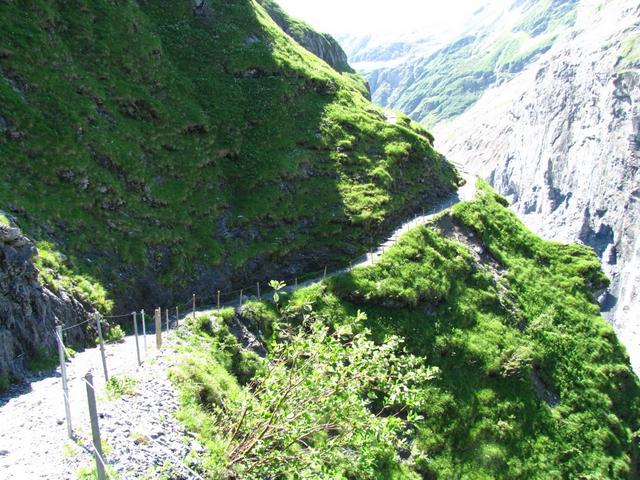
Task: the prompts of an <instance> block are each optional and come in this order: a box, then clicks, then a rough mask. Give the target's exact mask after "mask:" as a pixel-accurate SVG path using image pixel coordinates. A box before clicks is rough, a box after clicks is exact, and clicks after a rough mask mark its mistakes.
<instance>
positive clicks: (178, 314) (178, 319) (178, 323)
mask: <svg viewBox="0 0 640 480" xmlns="http://www.w3.org/2000/svg"><path fill="white" fill-rule="evenodd" d="M179 326H180V313H179V310H178V306H177V305H176V328H178V327H179Z"/></svg>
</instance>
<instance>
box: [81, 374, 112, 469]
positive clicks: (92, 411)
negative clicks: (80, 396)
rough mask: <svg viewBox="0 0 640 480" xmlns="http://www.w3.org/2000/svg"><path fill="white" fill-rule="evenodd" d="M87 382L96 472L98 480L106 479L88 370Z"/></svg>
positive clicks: (94, 394) (91, 383) (90, 376)
mask: <svg viewBox="0 0 640 480" xmlns="http://www.w3.org/2000/svg"><path fill="white" fill-rule="evenodd" d="M84 380H85V382H87V385H86V387H87V400H88V402H89V418H90V419H91V437H92V439H93V451H94V453H95V457H96V472H97V473H98V480H106V479H107V477H106V472H105V468H104V467H105V466H104V464H105V461H104V455H103V454H102V442H101V441H100V426H99V425H98V408H97V406H96V393H95V392H94V391H93V375H92V374H91V371H88V372H87V374H86V375H85V376H84Z"/></svg>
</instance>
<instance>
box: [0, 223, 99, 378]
mask: <svg viewBox="0 0 640 480" xmlns="http://www.w3.org/2000/svg"><path fill="white" fill-rule="evenodd" d="M36 253H37V250H36V247H35V246H34V244H33V243H32V242H31V241H30V240H29V239H28V238H26V237H25V236H24V235H22V233H21V232H20V230H19V229H18V228H15V227H9V226H4V225H0V379H2V378H4V379H5V380H6V379H9V378H13V379H22V378H24V377H25V375H26V373H27V371H26V366H27V364H28V361H29V359H30V358H31V357H33V355H35V354H36V353H39V354H42V355H51V354H54V353H55V352H56V349H57V347H56V340H55V336H54V330H55V326H56V325H64V326H65V327H71V326H73V325H76V324H78V323H81V322H84V321H85V320H87V319H88V318H89V316H90V315H91V314H93V313H94V311H93V309H92V308H91V307H88V306H86V305H83V304H82V303H80V302H79V301H78V300H77V299H75V298H74V297H73V296H71V295H68V294H67V293H65V292H63V291H61V292H58V293H54V292H53V291H51V290H50V289H48V288H47V287H46V286H44V285H42V284H41V283H40V281H39V279H38V271H37V269H36V267H35V266H34V264H33V258H34V256H35V255H36ZM88 339H89V337H88V334H87V330H86V328H83V327H78V328H71V329H70V330H67V331H66V334H65V342H66V343H67V344H69V345H74V346H75V347H76V348H77V347H79V346H84V345H85V344H86V343H87V341H88Z"/></svg>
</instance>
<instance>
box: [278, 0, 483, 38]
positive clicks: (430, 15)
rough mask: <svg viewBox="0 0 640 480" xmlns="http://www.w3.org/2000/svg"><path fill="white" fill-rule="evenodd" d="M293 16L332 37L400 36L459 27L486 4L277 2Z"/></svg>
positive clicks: (473, 0)
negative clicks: (360, 35) (353, 34)
mask: <svg viewBox="0 0 640 480" xmlns="http://www.w3.org/2000/svg"><path fill="white" fill-rule="evenodd" d="M277 2H278V3H279V4H280V5H281V6H282V7H283V8H284V9H285V10H286V11H287V12H288V13H289V14H291V15H292V16H294V17H297V18H300V19H302V20H305V21H306V22H307V23H310V24H311V25H312V26H313V27H314V28H315V29H317V30H320V31H323V32H327V33H332V34H338V35H339V34H345V33H357V34H362V33H371V34H373V33H378V34H398V33H404V32H412V31H417V30H428V29H438V30H440V29H442V28H447V27H449V26H451V27H454V26H457V25H458V24H459V23H460V22H461V21H464V20H465V19H466V17H467V16H468V15H469V14H470V13H472V12H474V11H475V10H477V9H478V8H480V7H481V6H482V4H484V3H485V0H393V1H390V0H277Z"/></svg>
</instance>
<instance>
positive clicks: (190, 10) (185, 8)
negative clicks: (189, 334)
mask: <svg viewBox="0 0 640 480" xmlns="http://www.w3.org/2000/svg"><path fill="white" fill-rule="evenodd" d="M0 36H1V38H2V42H1V45H2V47H1V48H0V133H1V134H2V135H1V136H0V162H1V165H2V169H1V173H0V208H3V209H5V210H7V211H8V212H10V213H11V214H12V215H13V216H14V217H16V219H17V222H18V224H19V225H20V227H22V229H23V230H24V231H25V233H27V234H29V235H30V236H32V237H33V238H35V239H36V240H37V241H40V242H49V244H50V245H52V246H53V247H54V249H58V250H60V251H61V252H63V253H64V254H65V255H66V256H67V260H66V262H67V266H66V267H65V268H69V269H70V270H72V271H74V272H75V273H76V274H81V275H83V276H86V277H93V279H95V280H98V281H99V282H100V283H102V284H103V285H104V286H105V287H106V288H107V290H108V291H109V292H110V293H111V294H112V296H114V297H115V299H116V300H117V301H118V302H119V303H120V304H125V303H126V304H127V305H129V306H142V305H145V304H146V305H150V304H152V303H153V304H155V303H161V302H162V303H164V302H168V301H173V298H172V297H176V296H182V295H184V294H187V293H190V292H191V291H192V289H195V290H196V291H197V292H198V293H199V294H204V292H206V293H207V294H209V293H210V292H212V291H213V289H214V288H221V289H225V288H228V287H229V286H231V285H232V283H233V282H235V281H243V280H244V279H245V278H246V279H251V280H252V281H255V280H258V279H261V278H269V277H271V276H276V275H283V274H284V272H293V273H297V272H298V271H304V270H305V269H308V268H310V267H316V268H318V267H319V266H321V265H324V264H326V263H328V264H331V263H333V262H336V261H338V260H339V259H340V258H342V257H343V256H346V255H349V256H352V255H353V254H354V253H355V252H359V251H364V250H365V249H366V248H367V247H368V245H369V243H370V242H371V241H372V239H375V238H376V237H377V236H380V235H381V234H382V233H383V232H384V231H385V230H386V229H388V228H389V227H390V226H391V224H392V223H394V222H396V221H397V220H398V218H400V217H402V216H403V215H406V214H407V213H408V212H409V211H410V210H412V209H415V208H417V207H418V205H420V206H421V205H423V204H424V203H425V202H426V203H429V202H431V201H433V200H434V199H436V198H438V197H441V196H443V195H445V194H447V192H449V191H451V190H452V188H454V185H455V183H456V174H455V173H454V171H453V169H452V168H451V167H450V166H449V165H448V164H446V163H444V161H443V160H442V159H441V158H440V156H439V155H438V154H437V153H436V152H435V151H434V150H433V148H432V146H431V142H430V140H429V137H428V135H427V133H426V132H425V131H424V130H421V129H420V128H407V127H406V126H391V125H388V124H386V123H385V117H384V115H383V113H382V112H381V111H380V110H379V109H377V108H376V107H374V106H373V105H372V104H371V103H369V102H368V101H367V100H366V99H365V98H364V96H363V94H366V91H365V90H364V89H363V85H362V82H360V81H358V80H357V78H356V77H355V76H353V75H341V74H339V73H338V72H336V71H335V70H333V69H331V68H330V67H329V66H328V65H327V64H326V63H324V62H322V61H320V60H319V59H318V58H317V57H315V56H314V55H312V54H311V53H309V52H308V51H307V50H305V49H303V48H302V47H300V46H299V45H298V44H296V43H295V42H294V41H293V40H292V39H291V38H290V37H289V36H287V35H285V34H284V33H283V32H282V30H281V29H280V28H279V27H278V26H277V25H276V24H275V23H274V22H273V21H272V19H271V18H270V17H269V16H268V14H267V13H266V12H265V10H264V9H263V8H262V7H261V6H259V5H258V4H257V3H256V2H254V1H252V0H241V1H235V2H225V1H222V0H207V1H205V2H194V1H189V0H180V1H168V0H166V1H165V0H156V1H153V2H136V1H133V0H121V1H113V2H111V1H109V2H107V1H105V2H102V1H101V2H93V1H89V0H73V1H67V0H65V1H62V0H58V1H45V0H28V1H26V2H25V1H17V0H9V1H4V2H1V3H0ZM124 292H126V295H123V293H124Z"/></svg>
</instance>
